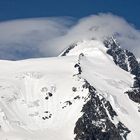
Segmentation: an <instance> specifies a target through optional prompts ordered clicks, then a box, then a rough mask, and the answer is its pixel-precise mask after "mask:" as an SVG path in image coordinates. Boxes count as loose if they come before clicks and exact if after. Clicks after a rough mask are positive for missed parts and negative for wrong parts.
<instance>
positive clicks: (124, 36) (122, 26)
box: [0, 14, 140, 60]
mask: <svg viewBox="0 0 140 140" xmlns="http://www.w3.org/2000/svg"><path fill="white" fill-rule="evenodd" d="M112 35H113V36H115V37H116V38H117V40H118V41H119V42H120V44H121V46H122V47H123V48H126V49H129V50H131V51H132V52H134V53H135V54H136V56H137V57H140V31H139V30H137V29H135V27H134V26H133V25H131V24H129V23H128V22H126V21H125V19H123V18H121V17H118V16H115V15H112V14H98V15H91V16H89V17H85V18H82V19H80V20H76V19H73V18H68V17H63V18H62V17H61V18H38V19H24V20H17V21H9V22H2V23H0V59H12V60H18V59H25V58H32V57H48V56H57V55H59V54H60V52H61V51H62V50H64V49H65V48H67V47H68V46H69V45H70V44H71V43H73V42H76V41H80V40H83V39H91V38H95V39H98V40H103V39H104V38H105V37H106V36H112Z"/></svg>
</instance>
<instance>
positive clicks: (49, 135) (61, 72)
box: [0, 40, 140, 140]
mask: <svg viewBox="0 0 140 140" xmlns="http://www.w3.org/2000/svg"><path fill="white" fill-rule="evenodd" d="M106 50H107V49H106V48H105V47H104V45H103V44H102V43H101V42H99V41H95V40H87V41H86V40H85V41H82V42H79V43H78V44H77V46H76V47H75V48H74V49H72V50H70V51H69V53H68V54H67V55H66V56H63V57H62V56H58V57H54V58H40V59H28V60H22V61H5V60H1V61H0V139H1V140H56V139H57V140H73V139H74V137H75V134H74V127H75V124H76V122H77V120H78V119H79V118H80V117H81V116H82V112H81V110H82V107H83V105H84V104H86V103H87V101H88V100H89V97H88V90H87V89H83V88H82V85H83V83H84V79H86V80H87V81H88V82H89V83H90V84H91V85H92V86H93V87H94V88H96V90H97V91H98V93H99V94H101V95H102V96H103V97H105V99H106V100H108V101H109V102H110V103H111V105H112V107H113V109H114V110H115V112H116V113H117V115H118V116H117V117H116V118H115V119H114V120H113V123H114V124H116V123H117V122H118V121H121V122H122V123H123V124H124V125H125V126H126V127H127V128H129V130H130V131H131V132H130V133H129V134H128V136H127V139H128V140H139V138H140V126H139V124H140V113H139V112H138V106H137V104H136V103H135V102H133V101H132V100H130V99H129V97H128V95H126V94H124V92H125V91H127V90H129V89H130V88H131V86H132V84H133V77H134V76H133V75H132V74H130V73H129V72H126V71H124V70H123V69H121V68H120V67H118V66H117V65H115V63H114V61H113V59H112V57H111V56H109V55H108V54H107V53H106ZM81 53H83V54H84V56H79V55H80V54H81ZM78 62H79V63H80V65H81V69H82V73H81V75H77V74H78V70H77V69H76V68H75V67H74V66H75V64H77V63H78Z"/></svg>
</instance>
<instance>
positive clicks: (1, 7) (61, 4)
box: [0, 0, 140, 29]
mask: <svg viewBox="0 0 140 140" xmlns="http://www.w3.org/2000/svg"><path fill="white" fill-rule="evenodd" d="M106 12H111V13H113V14H115V15H118V16H121V17H123V18H125V19H126V20H127V21H128V22H129V23H132V24H134V25H135V27H136V28H138V29H140V20H139V13H140V1H139V0H0V21H4V20H11V19H19V18H32V17H52V16H53V17H56V16H72V17H76V18H81V17H86V16H88V15H91V14H97V13H106Z"/></svg>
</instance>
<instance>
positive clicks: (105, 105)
mask: <svg viewBox="0 0 140 140" xmlns="http://www.w3.org/2000/svg"><path fill="white" fill-rule="evenodd" d="M77 65H78V76H79V77H80V74H81V72H82V68H81V67H80V60H79V62H78V64H77ZM76 68H77V67H76ZM79 70H80V71H79ZM76 76H77V75H76ZM82 87H83V88H86V89H88V91H89V100H88V102H87V103H86V104H85V105H84V106H83V109H82V112H83V115H82V116H81V117H80V118H79V119H78V121H77V122H76V126H75V128H74V133H75V134H76V137H75V140H123V139H126V137H127V134H128V133H130V130H129V129H128V128H126V127H125V126H124V125H123V124H122V123H121V122H118V123H117V124H114V123H113V121H114V118H115V117H117V113H116V112H115V111H114V110H113V108H112V106H111V104H110V102H109V101H107V100H106V99H105V98H104V97H103V96H102V95H100V94H99V93H98V92H97V91H96V89H95V88H94V87H93V86H91V85H90V84H89V83H88V81H86V80H85V83H84V84H83V86H82Z"/></svg>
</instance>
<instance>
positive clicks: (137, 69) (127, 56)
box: [104, 38, 140, 104]
mask: <svg viewBox="0 0 140 140" xmlns="http://www.w3.org/2000/svg"><path fill="white" fill-rule="evenodd" d="M104 45H105V46H106V47H107V48H108V50H107V53H108V54H109V55H111V56H112V57H113V60H114V62H115V64H116V65H118V66H119V67H120V68H122V69H124V70H126V71H128V72H130V73H131V74H133V75H134V83H133V87H132V88H131V89H130V90H129V91H127V92H126V93H127V94H128V96H129V98H130V99H131V100H132V101H134V102H136V103H139V104H140V64H139V63H138V61H137V59H136V57H135V56H134V54H133V53H131V52H130V51H128V50H125V49H122V48H121V47H120V46H119V44H118V43H116V42H115V41H114V40H113V38H109V39H107V40H105V41H104Z"/></svg>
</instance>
